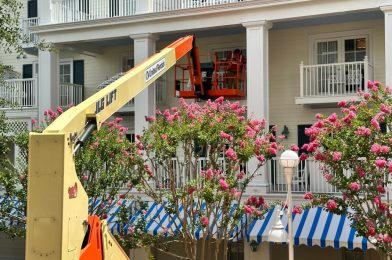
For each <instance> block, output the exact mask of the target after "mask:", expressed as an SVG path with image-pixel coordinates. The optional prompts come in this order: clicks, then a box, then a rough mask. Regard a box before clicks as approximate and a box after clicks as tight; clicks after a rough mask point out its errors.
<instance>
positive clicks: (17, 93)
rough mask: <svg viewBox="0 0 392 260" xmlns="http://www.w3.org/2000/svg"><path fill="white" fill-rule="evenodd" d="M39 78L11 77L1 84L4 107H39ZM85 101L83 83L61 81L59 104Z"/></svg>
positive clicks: (0, 93) (0, 91) (65, 105)
mask: <svg viewBox="0 0 392 260" xmlns="http://www.w3.org/2000/svg"><path fill="white" fill-rule="evenodd" d="M38 88H39V84H38V79H37V78H27V79H10V80H6V81H5V84H1V85H0V98H1V99H2V100H3V101H4V102H3V103H4V104H2V108H3V109H8V110H10V109H21V108H23V109H37V108H38V102H39V100H38V99H39V97H38ZM82 101H83V85H78V84H72V83H60V87H59V105H60V106H61V107H63V108H66V107H68V106H70V105H77V104H79V103H80V102H82Z"/></svg>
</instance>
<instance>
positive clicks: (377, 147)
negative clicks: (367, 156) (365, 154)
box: [370, 143, 381, 155]
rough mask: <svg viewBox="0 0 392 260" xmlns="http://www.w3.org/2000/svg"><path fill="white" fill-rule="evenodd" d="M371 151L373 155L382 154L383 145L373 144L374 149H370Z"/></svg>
mask: <svg viewBox="0 0 392 260" xmlns="http://www.w3.org/2000/svg"><path fill="white" fill-rule="evenodd" d="M370 151H371V152H372V153H374V154H376V155H377V154H380V153H381V145H379V144H377V143H375V144H372V147H371V148H370Z"/></svg>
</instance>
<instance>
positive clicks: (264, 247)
mask: <svg viewBox="0 0 392 260" xmlns="http://www.w3.org/2000/svg"><path fill="white" fill-rule="evenodd" d="M260 259H261V260H270V244H269V243H268V242H262V243H261V244H259V245H258V246H257V248H256V251H252V248H251V246H250V243H248V242H247V241H244V260H260Z"/></svg>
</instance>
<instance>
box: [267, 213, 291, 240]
mask: <svg viewBox="0 0 392 260" xmlns="http://www.w3.org/2000/svg"><path fill="white" fill-rule="evenodd" d="M276 207H277V210H276V213H275V223H274V225H273V226H272V227H271V230H270V232H269V234H268V241H270V242H274V243H283V242H287V232H286V230H285V229H284V226H283V223H282V221H281V220H280V212H281V209H280V206H279V205H277V206H276Z"/></svg>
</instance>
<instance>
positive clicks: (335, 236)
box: [246, 207, 373, 250]
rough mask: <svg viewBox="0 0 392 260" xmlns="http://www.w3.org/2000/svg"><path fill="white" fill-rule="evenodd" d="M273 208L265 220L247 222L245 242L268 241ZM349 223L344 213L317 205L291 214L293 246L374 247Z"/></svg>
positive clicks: (273, 220)
mask: <svg viewBox="0 0 392 260" xmlns="http://www.w3.org/2000/svg"><path fill="white" fill-rule="evenodd" d="M274 211H275V209H271V210H270V211H269V212H268V213H266V215H265V218H264V219H262V220H256V221H253V222H252V223H251V224H250V226H249V229H248V231H247V234H246V236H247V239H248V241H251V240H255V241H257V242H259V243H260V242H262V241H268V233H269V231H270V230H271V227H272V226H273V224H274V223H275V216H276V214H275V212H274ZM281 218H282V219H281V220H282V223H283V225H284V226H285V227H286V231H287V230H288V225H287V219H288V218H287V215H286V214H284V215H283V216H282V217H281ZM350 224H351V221H350V219H348V218H347V216H345V215H336V214H332V213H330V212H326V211H324V210H323V209H322V208H319V207H318V208H310V209H307V210H305V211H304V212H303V213H302V214H293V229H294V232H293V234H294V245H297V246H298V245H307V246H314V245H318V246H320V247H322V248H324V247H327V246H331V247H333V248H335V249H339V248H341V247H346V248H348V249H350V250H352V249H354V248H360V249H362V250H367V249H369V248H373V245H372V244H370V243H369V242H368V241H367V239H366V238H365V237H362V236H358V233H357V232H356V230H355V229H354V228H352V227H350Z"/></svg>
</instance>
